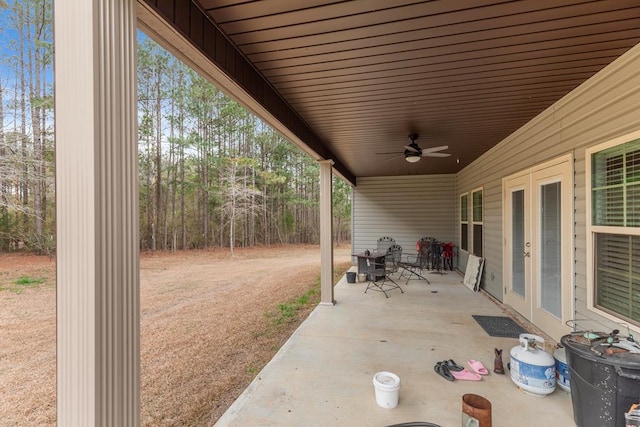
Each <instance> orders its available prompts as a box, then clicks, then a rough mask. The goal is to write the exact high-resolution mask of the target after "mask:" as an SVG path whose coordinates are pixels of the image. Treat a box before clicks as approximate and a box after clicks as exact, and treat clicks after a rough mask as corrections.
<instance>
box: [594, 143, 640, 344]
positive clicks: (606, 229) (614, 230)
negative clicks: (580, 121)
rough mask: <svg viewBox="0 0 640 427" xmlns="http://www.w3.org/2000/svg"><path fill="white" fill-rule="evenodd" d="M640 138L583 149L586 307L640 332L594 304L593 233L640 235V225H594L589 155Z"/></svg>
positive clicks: (624, 320)
mask: <svg viewBox="0 0 640 427" xmlns="http://www.w3.org/2000/svg"><path fill="white" fill-rule="evenodd" d="M636 139H640V131H636V132H632V133H630V134H627V135H624V136H621V137H618V138H615V139H612V140H610V141H607V142H604V143H602V144H598V145H595V146H593V147H589V148H587V149H585V188H586V190H585V191H586V197H585V199H586V213H585V215H586V222H587V235H586V243H587V260H586V264H587V309H588V310H589V311H592V312H594V313H596V314H598V315H599V316H602V317H604V318H606V319H608V320H611V321H612V322H616V323H623V324H625V325H628V326H629V328H630V329H631V330H633V331H635V332H640V326H638V325H634V324H631V323H628V322H627V321H626V319H622V318H620V317H617V316H615V315H613V314H611V313H609V312H606V311H604V310H601V309H599V308H598V307H596V305H595V299H596V298H595V293H596V288H595V280H594V279H595V275H596V271H595V259H594V257H595V254H594V249H595V235H596V233H606V234H623V235H633V236H640V227H616V226H602V225H594V224H593V223H592V222H593V220H592V218H593V217H592V211H591V210H592V200H591V199H592V198H591V192H592V185H591V184H592V182H591V172H592V171H591V168H592V167H591V156H592V155H593V154H595V153H598V152H600V151H603V150H606V149H608V148H611V147H615V146H617V145H622V144H625V143H627V142H631V141H633V140H636Z"/></svg>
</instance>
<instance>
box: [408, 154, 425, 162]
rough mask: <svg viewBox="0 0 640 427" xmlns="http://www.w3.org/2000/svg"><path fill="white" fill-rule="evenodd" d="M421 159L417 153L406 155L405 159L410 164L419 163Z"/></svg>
mask: <svg viewBox="0 0 640 427" xmlns="http://www.w3.org/2000/svg"><path fill="white" fill-rule="evenodd" d="M421 158H422V157H420V155H419V154H417V153H406V152H405V153H404V159H405V160H406V161H407V162H409V163H416V162H419V161H420V159H421Z"/></svg>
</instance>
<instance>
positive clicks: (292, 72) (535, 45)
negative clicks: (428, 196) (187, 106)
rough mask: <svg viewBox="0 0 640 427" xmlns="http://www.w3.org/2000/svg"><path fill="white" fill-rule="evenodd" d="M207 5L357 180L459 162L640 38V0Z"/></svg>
mask: <svg viewBox="0 0 640 427" xmlns="http://www.w3.org/2000/svg"><path fill="white" fill-rule="evenodd" d="M199 5H200V7H201V9H202V10H203V11H205V13H207V14H208V15H209V16H210V17H211V20H212V21H213V22H214V24H215V25H216V26H217V27H218V28H219V29H220V30H221V31H222V32H223V33H224V34H225V35H226V37H228V39H229V40H230V41H231V43H232V44H234V45H235V46H236V47H237V49H238V50H239V51H240V52H241V53H242V55H244V57H245V58H246V59H247V60H248V61H249V62H250V63H251V64H252V65H253V67H254V68H255V69H256V70H257V71H258V73H259V74H261V75H262V76H263V77H264V79H266V81H267V82H268V84H269V85H270V86H271V87H272V88H273V89H274V90H275V91H276V92H277V93H278V94H279V95H280V96H281V97H282V99H284V101H285V102H286V103H287V104H289V105H290V106H291V108H292V109H293V110H295V112H296V113H297V114H298V115H299V117H300V118H302V120H303V121H304V122H306V124H307V125H308V126H309V127H310V128H311V129H312V130H313V131H314V132H315V134H316V135H317V136H318V137H319V139H320V141H322V143H324V144H325V145H326V146H327V148H328V149H329V150H330V151H331V152H333V154H334V155H335V156H336V157H337V158H338V159H339V161H340V162H341V163H342V164H343V165H344V166H346V168H347V169H348V170H349V171H350V172H351V173H352V174H353V175H355V176H357V177H364V176H386V175H390V176H391V175H407V174H432V173H454V172H457V171H459V170H460V169H462V168H463V167H464V166H466V165H468V164H469V163H470V162H472V161H473V160H474V159H476V158H477V157H478V156H480V155H481V154H482V153H484V152H486V151H487V150H488V149H490V148H491V147H492V146H494V145H495V144H496V143H498V142H500V141H501V140H502V139H504V138H505V137H507V136H508V135H509V134H511V133H512V132H514V131H515V130H517V129H518V128H520V127H521V126H523V125H524V124H525V123H527V122H528V121H529V120H531V119H532V118H534V117H535V116H536V115H538V114H539V113H540V112H542V111H543V110H544V109H546V108H547V107H549V106H550V105H551V104H553V103H554V102H555V101H557V100H558V99H560V98H561V97H562V96H564V95H565V94H567V93H568V92H570V91H571V90H572V89H574V88H576V87H577V86H578V85H580V84H581V83H582V82H584V81H585V80H587V79H588V78H590V77H591V76H593V75H594V74H595V73H597V72H598V71H600V70H601V69H602V68H603V67H605V66H606V65H607V64H609V63H611V62H612V61H613V60H614V59H616V58H618V57H619V56H620V55H621V54H622V53H624V52H625V51H627V50H628V49H629V48H631V47H632V46H634V45H635V44H637V43H638V42H640V1H637V0H615V1H614V0H605V1H580V0H562V1H558V0H527V1H506V0H493V1H489V0H465V1H451V0H442V1H419V0H352V1H339V0H265V1H247V0H199ZM410 133H417V134H419V139H418V140H417V143H418V145H420V146H421V147H422V148H428V147H433V146H438V145H448V146H449V149H448V150H447V152H449V153H451V157H447V158H422V159H421V161H419V162H417V163H408V162H407V161H405V159H404V156H400V157H397V158H395V159H393V160H387V159H388V158H390V157H393V154H389V153H398V154H401V153H402V152H403V151H404V147H403V146H404V145H406V144H408V143H409V142H410V141H409V139H408V135H409V134H410ZM378 153H387V154H378Z"/></svg>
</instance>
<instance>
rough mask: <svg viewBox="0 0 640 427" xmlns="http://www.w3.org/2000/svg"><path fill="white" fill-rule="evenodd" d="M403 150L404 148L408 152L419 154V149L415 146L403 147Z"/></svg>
mask: <svg viewBox="0 0 640 427" xmlns="http://www.w3.org/2000/svg"><path fill="white" fill-rule="evenodd" d="M404 148H406V149H407V150H409V151H413V152H414V153H419V152H420V148H419V147H418V146H417V145H405V146H404Z"/></svg>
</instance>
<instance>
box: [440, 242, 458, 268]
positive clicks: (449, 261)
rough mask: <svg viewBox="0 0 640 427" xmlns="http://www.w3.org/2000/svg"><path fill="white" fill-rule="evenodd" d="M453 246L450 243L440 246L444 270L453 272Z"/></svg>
mask: <svg viewBox="0 0 640 427" xmlns="http://www.w3.org/2000/svg"><path fill="white" fill-rule="evenodd" d="M454 247H455V246H454V244H453V243H452V242H446V243H443V244H442V261H443V263H444V269H445V270H446V269H447V268H449V270H451V271H453V257H454V256H455V255H456V254H455V252H454Z"/></svg>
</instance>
